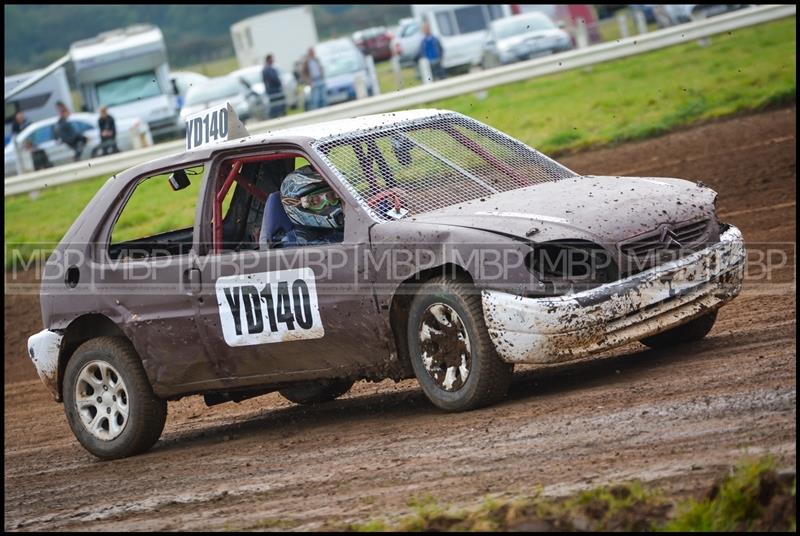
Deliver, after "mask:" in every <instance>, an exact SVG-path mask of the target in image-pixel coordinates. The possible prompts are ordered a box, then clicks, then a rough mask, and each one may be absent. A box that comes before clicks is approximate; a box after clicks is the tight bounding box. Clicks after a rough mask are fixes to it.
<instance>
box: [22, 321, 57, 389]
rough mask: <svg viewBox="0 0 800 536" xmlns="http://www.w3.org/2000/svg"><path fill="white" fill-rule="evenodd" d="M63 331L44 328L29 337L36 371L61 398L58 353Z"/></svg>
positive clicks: (31, 355) (30, 350)
mask: <svg viewBox="0 0 800 536" xmlns="http://www.w3.org/2000/svg"><path fill="white" fill-rule="evenodd" d="M63 339H64V336H63V335H62V334H61V333H57V332H55V331H50V330H49V329H43V330H42V331H40V332H39V333H37V334H36V335H31V336H30V337H28V356H29V357H30V358H31V361H33V365H34V366H35V367H36V372H37V373H38V374H39V377H40V378H41V379H42V382H43V383H44V384H45V386H46V387H47V389H48V390H49V391H50V393H51V394H52V395H53V396H54V397H55V398H56V400H59V392H58V355H59V352H61V341H62V340H63Z"/></svg>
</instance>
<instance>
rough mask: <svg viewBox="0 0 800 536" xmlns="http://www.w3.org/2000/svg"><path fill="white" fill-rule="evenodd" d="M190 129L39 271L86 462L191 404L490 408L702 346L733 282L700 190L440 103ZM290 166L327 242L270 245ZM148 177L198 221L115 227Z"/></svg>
mask: <svg viewBox="0 0 800 536" xmlns="http://www.w3.org/2000/svg"><path fill="white" fill-rule="evenodd" d="M217 119H219V121H217ZM206 124H208V125H212V126H211V127H210V130H209V128H206V130H205V131H204V132H203V133H202V135H201V136H200V137H199V138H193V140H194V141H190V142H187V147H190V148H191V149H190V150H187V151H185V152H183V153H180V154H176V155H174V156H170V157H165V158H161V159H158V160H155V161H152V162H148V163H146V164H142V165H139V166H136V167H134V168H132V169H129V170H127V171H125V172H123V173H120V174H119V175H117V176H115V177H113V178H111V179H110V180H109V181H108V182H107V183H106V184H105V185H104V186H103V187H102V189H101V190H100V191H99V192H98V193H97V195H96V196H95V197H94V199H93V200H92V201H91V202H90V203H89V205H88V206H87V207H86V209H85V210H84V211H83V213H82V214H81V216H80V217H79V219H78V220H77V221H76V222H75V224H73V226H72V227H71V228H70V230H69V231H68V232H67V233H66V235H65V236H64V238H63V240H62V241H61V243H60V244H59V246H58V247H57V249H56V250H55V251H54V252H53V254H52V255H51V257H50V258H49V259H48V262H47V264H46V267H45V273H44V277H43V284H42V292H41V304H42V316H43V322H44V327H45V329H44V330H43V331H41V332H39V333H38V334H36V335H33V336H32V337H31V338H30V341H29V352H30V357H31V359H32V360H33V363H34V365H35V366H36V368H37V370H38V372H39V375H40V377H41V378H42V380H43V381H44V383H45V385H46V386H47V388H48V389H49V390H50V392H51V393H52V394H53V396H54V397H55V399H56V400H57V401H61V402H63V403H64V408H65V412H66V415H67V419H68V421H69V424H70V426H71V428H72V430H73V432H74V433H75V435H76V437H77V438H78V440H79V441H80V443H81V444H82V445H83V446H84V447H85V448H86V449H88V450H89V451H90V452H92V453H93V454H95V455H96V456H98V457H101V458H117V457H122V456H128V455H132V454H135V453H139V452H142V451H144V450H146V449H148V448H150V447H151V446H152V445H153V444H154V443H155V442H156V441H157V440H158V437H159V436H160V434H161V431H162V429H163V426H164V422H165V419H166V415H167V401H168V400H175V399H179V398H181V397H184V396H187V395H193V394H202V395H204V397H205V400H206V402H207V403H208V404H215V403H220V402H226V401H239V400H243V399H245V398H249V397H254V396H258V395H261V394H264V393H269V392H272V391H279V392H280V393H281V394H282V395H284V396H285V397H286V398H288V399H289V400H292V401H294V402H297V403H301V404H311V403H322V402H325V401H329V400H332V399H334V398H336V397H338V396H340V395H342V394H344V393H345V392H346V391H347V390H348V389H349V388H350V387H351V386H352V384H353V382H355V381H357V380H362V379H364V380H370V381H380V380H383V379H386V378H393V379H395V380H401V379H405V378H412V377H416V378H417V380H418V381H419V384H420V386H421V387H422V390H423V391H424V392H425V394H426V395H427V396H428V398H429V399H430V400H431V402H432V403H433V404H435V405H436V406H438V407H440V408H442V409H444V410H447V411H464V410H470V409H473V408H477V407H480V406H484V405H487V404H490V403H493V402H495V401H498V400H500V399H502V398H503V397H504V395H505V393H506V391H507V388H508V385H509V382H510V379H511V375H512V371H513V367H514V364H516V363H533V364H551V363H557V362H565V361H569V360H573V359H577V358H580V357H583V356H587V355H590V354H593V353H596V352H600V351H602V350H605V349H608V348H612V347H616V346H619V345H622V344H626V343H629V342H632V341H641V342H643V343H644V344H646V345H649V346H653V347H661V346H670V345H673V344H678V343H685V342H689V341H694V340H697V339H700V338H702V337H704V336H705V335H706V334H707V333H708V332H709V331H710V330H711V328H712V326H713V324H714V321H715V319H716V315H717V310H718V309H719V308H720V307H721V306H722V305H724V304H725V303H727V302H728V301H730V300H731V299H733V298H734V297H735V296H736V295H737V294H738V293H739V291H740V289H741V283H742V279H743V271H744V262H745V249H744V246H743V242H742V236H741V234H740V232H739V230H738V229H736V228H735V227H733V226H731V225H728V224H725V223H722V222H720V221H719V220H718V219H717V217H716V214H715V202H716V193H715V192H714V191H712V190H710V189H709V188H706V187H704V186H703V185H702V184H699V183H695V182H688V181H686V180H680V179H675V178H649V177H600V176H583V175H578V174H576V173H574V172H572V171H570V170H569V169H567V168H566V167H564V166H562V165H561V164H559V163H557V162H555V161H554V160H552V159H550V158H548V157H547V156H545V155H543V154H541V153H539V152H537V151H536V150H534V149H532V148H530V147H528V146H526V145H525V144H523V143H521V142H520V141H517V140H515V139H514V138H512V137H509V136H507V135H505V134H503V133H501V132H499V131H497V130H495V129H493V128H491V127H489V126H487V125H484V124H482V123H480V122H478V121H475V120H474V119H471V118H469V117H466V116H464V115H461V114H458V113H454V112H449V111H442V110H415V111H407V112H398V113H392V114H384V115H374V116H365V117H359V118H354V119H348V120H340V121H333V122H329V123H323V124H317V125H311V126H303V127H297V128H293V129H289V130H283V131H275V132H270V133H268V134H257V135H252V136H250V135H248V136H244V137H240V138H238V139H229V138H231V137H232V135H231V133H232V132H233V131H236V130H237V129H238V128H239V127H238V126H236V125H234V124H233V123H232V122H231V118H230V117H227V116H226V117H222V116H219V117H218V118H213V119H212V120H210V121H207V122H206ZM214 125H216V128H215V127H214ZM223 125H224V126H223ZM198 128H199V127H198ZM215 130H216V134H217V137H218V138H228V140H227V141H218V142H215V143H212V142H210V141H209V140H210V139H212V138H214V131H215ZM223 130H224V132H223ZM195 134H196V133H195ZM209 134H210V136H209ZM189 135H190V136H194V134H192V133H190V134H189ZM198 140H199V142H200V143H195V142H196V141H198ZM306 165H307V166H310V167H311V168H313V170H315V171H316V172H318V173H319V174H320V175H321V176H322V177H323V178H324V180H325V181H327V183H328V185H329V186H330V188H332V190H333V191H334V192H335V193H336V194H337V196H338V198H339V199H340V200H341V202H342V208H343V215H344V218H343V233H342V236H341V237H340V238H339V239H338V240H337V241H332V242H329V243H324V244H306V245H287V244H286V243H285V242H283V241H281V240H275V239H274V238H275V237H276V236H278V235H277V234H276V233H278V232H285V231H286V230H287V229H286V228H287V227H291V226H292V225H293V224H292V222H291V221H289V219H288V218H287V217H286V213H285V211H284V209H283V205H282V203H281V197H280V186H281V183H282V181H283V179H284V178H285V177H286V176H287V174H289V173H291V172H292V171H293V170H294V169H296V168H298V167H301V166H306ZM148 181H151V182H153V183H155V184H157V185H158V186H159V187H161V186H164V187H166V185H167V183H169V184H170V185H171V186H172V187H173V189H174V192H169V193H168V194H167V195H175V196H176V205H177V199H178V197H177V196H180V195H188V196H191V198H190V199H191V203H192V204H193V206H195V207H196V208H195V211H194V212H193V214H192V216H191V220H189V221H188V222H185V225H184V226H179V228H177V229H173V230H166V231H164V232H161V233H159V234H156V235H153V236H141V237H140V236H134V237H130V236H127V235H125V229H124V228H123V227H124V226H123V225H122V224H123V223H124V222H125V221H126V220H125V217H126V216H125V210H126V206H127V205H129V204H131V203H134V202H135V200H136V196H137V189H138V188H145V186H144V185H146V184H148ZM147 191H152V190H145V192H147ZM159 228H163V226H159Z"/></svg>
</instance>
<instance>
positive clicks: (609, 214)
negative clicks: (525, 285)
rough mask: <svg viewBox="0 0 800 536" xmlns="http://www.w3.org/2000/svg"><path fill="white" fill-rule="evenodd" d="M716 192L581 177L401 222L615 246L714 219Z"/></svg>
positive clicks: (682, 184)
mask: <svg viewBox="0 0 800 536" xmlns="http://www.w3.org/2000/svg"><path fill="white" fill-rule="evenodd" d="M716 195H717V194H716V192H714V191H713V190H711V189H710V188H706V187H705V186H702V185H700V184H697V183H693V182H689V181H685V180H681V179H672V178H659V177H601V176H593V175H587V176H580V177H574V178H569V179H560V180H558V181H554V182H548V183H542V184H537V185H534V186H529V187H526V188H522V189H518V190H512V191H508V192H502V193H498V194H494V195H490V196H486V197H485V198H482V199H478V200H473V201H467V202H464V203H459V204H457V205H453V206H449V207H445V208H442V209H438V210H434V211H431V212H426V213H424V214H419V215H416V216H414V217H413V218H406V219H404V220H403V221H416V222H421V223H427V224H445V225H456V226H461V227H471V228H474V229H481V230H485V231H490V232H493V233H496V234H502V235H506V236H513V237H515V238H521V239H524V240H530V241H534V242H543V241H548V240H558V239H567V238H569V239H585V240H591V241H593V242H596V243H599V244H602V243H605V244H609V243H617V242H619V241H622V240H625V239H627V238H630V237H633V236H636V235H638V234H641V233H644V232H647V231H651V230H653V229H656V228H657V227H658V226H659V225H661V224H663V223H676V222H682V221H687V220H695V219H697V220H699V219H707V218H712V217H714V200H715V198H716Z"/></svg>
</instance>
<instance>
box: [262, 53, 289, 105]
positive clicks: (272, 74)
mask: <svg viewBox="0 0 800 536" xmlns="http://www.w3.org/2000/svg"><path fill="white" fill-rule="evenodd" d="M273 63H275V58H273V56H272V54H267V59H266V63H265V65H264V70H263V71H261V78H262V79H263V80H264V90H265V91H266V92H267V97H269V117H270V119H272V118H274V117H283V116H284V115H286V96H285V95H284V94H283V83H282V82H281V77H280V75H279V74H278V70H277V69H276V68H275V67H273V66H272V64H273Z"/></svg>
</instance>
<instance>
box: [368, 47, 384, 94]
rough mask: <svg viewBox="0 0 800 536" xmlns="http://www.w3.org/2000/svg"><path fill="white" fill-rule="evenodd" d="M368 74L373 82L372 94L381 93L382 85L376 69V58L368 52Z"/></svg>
mask: <svg viewBox="0 0 800 536" xmlns="http://www.w3.org/2000/svg"><path fill="white" fill-rule="evenodd" d="M367 74H368V75H369V79H370V82H371V84H372V96H373V97H374V96H375V95H380V94H381V85H380V83H379V82H378V73H377V71H376V70H375V58H373V57H372V55H370V54H367Z"/></svg>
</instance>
